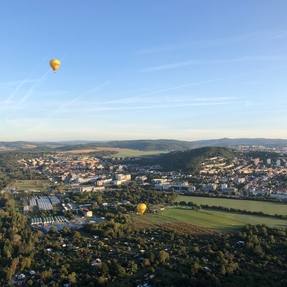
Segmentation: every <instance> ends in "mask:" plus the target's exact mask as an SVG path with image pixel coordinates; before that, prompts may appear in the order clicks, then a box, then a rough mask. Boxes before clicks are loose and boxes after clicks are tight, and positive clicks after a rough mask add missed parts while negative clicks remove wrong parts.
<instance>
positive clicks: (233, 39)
mask: <svg viewBox="0 0 287 287" xmlns="http://www.w3.org/2000/svg"><path fill="white" fill-rule="evenodd" d="M284 38H287V31H286V30H263V31H254V32H251V33H246V34H239V35H230V36H226V37H219V38H214V39H209V40H191V41H190V42H187V43H181V44H166V45H160V46H155V47H150V48H143V49H139V50H138V51H136V53H137V54H138V55H149V54H157V53H162V52H172V51H176V50H183V49H191V48H207V47H216V46H218V47H220V46H225V45H229V44H238V43H241V42H242V43H244V42H246V43H250V42H252V41H263V42H264V41H270V40H276V39H277V40H280V39H284Z"/></svg>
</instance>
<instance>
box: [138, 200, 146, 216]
mask: <svg viewBox="0 0 287 287" xmlns="http://www.w3.org/2000/svg"><path fill="white" fill-rule="evenodd" d="M146 208H147V206H146V204H145V203H139V204H138V205H137V212H138V213H139V214H141V215H143V214H144V213H145V211H146Z"/></svg>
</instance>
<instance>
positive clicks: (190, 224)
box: [133, 207, 287, 232]
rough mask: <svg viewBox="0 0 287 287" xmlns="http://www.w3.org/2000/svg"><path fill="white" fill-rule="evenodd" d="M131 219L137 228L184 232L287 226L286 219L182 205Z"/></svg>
mask: <svg viewBox="0 0 287 287" xmlns="http://www.w3.org/2000/svg"><path fill="white" fill-rule="evenodd" d="M133 220H134V226H135V227H138V228H141V227H160V226H162V227H168V228H171V229H180V230H181V231H186V232H193V231H199V232H204V230H206V231H207V232H208V231H231V230H235V229H238V228H240V227H242V226H244V225H246V224H252V225H256V224H266V225H268V226H273V227H287V220H281V219H276V218H268V217H260V216H253V215H243V214H235V213H230V212H221V211H209V210H200V211H195V210H191V209H188V208H183V207H170V208H167V209H166V210H164V211H162V212H161V213H160V214H146V215H144V216H138V215H137V216H135V217H134V218H133Z"/></svg>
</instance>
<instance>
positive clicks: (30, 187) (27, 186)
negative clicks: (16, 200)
mask: <svg viewBox="0 0 287 287" xmlns="http://www.w3.org/2000/svg"><path fill="white" fill-rule="evenodd" d="M50 185H51V183H50V182H49V181H48V180H16V181H14V182H13V183H12V184H11V185H10V187H11V188H13V187H14V188H16V189H17V190H19V191H22V190H25V191H46V190H47V189H48V188H49V187H50Z"/></svg>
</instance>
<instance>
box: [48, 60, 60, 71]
mask: <svg viewBox="0 0 287 287" xmlns="http://www.w3.org/2000/svg"><path fill="white" fill-rule="evenodd" d="M50 66H51V68H52V70H53V71H54V72H56V71H57V70H59V69H60V66H61V61H60V60H58V59H52V60H50Z"/></svg>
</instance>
